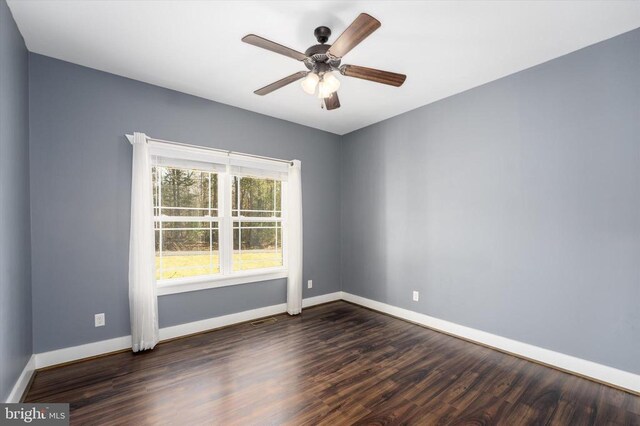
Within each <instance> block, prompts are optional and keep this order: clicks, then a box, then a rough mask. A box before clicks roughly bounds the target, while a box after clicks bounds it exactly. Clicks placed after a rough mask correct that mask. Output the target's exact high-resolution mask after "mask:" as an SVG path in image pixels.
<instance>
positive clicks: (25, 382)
mask: <svg viewBox="0 0 640 426" xmlns="http://www.w3.org/2000/svg"><path fill="white" fill-rule="evenodd" d="M35 369H36V356H35V355H31V358H29V361H27V365H25V366H24V368H23V369H22V373H20V377H18V380H17V381H16V384H15V385H14V386H13V389H11V393H10V394H9V397H8V398H7V400H6V401H5V402H20V399H21V398H22V395H24V391H25V390H27V386H29V382H30V381H31V376H33V372H34V371H35Z"/></svg>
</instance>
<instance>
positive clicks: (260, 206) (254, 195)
mask: <svg viewBox="0 0 640 426" xmlns="http://www.w3.org/2000/svg"><path fill="white" fill-rule="evenodd" d="M231 208H232V212H233V216H238V215H240V216H245V217H281V215H282V182H280V181H277V180H273V179H259V178H253V177H244V176H242V177H239V176H234V177H233V181H232V189H231Z"/></svg>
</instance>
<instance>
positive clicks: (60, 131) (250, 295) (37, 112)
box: [30, 54, 340, 353]
mask: <svg viewBox="0 0 640 426" xmlns="http://www.w3.org/2000/svg"><path fill="white" fill-rule="evenodd" d="M30 94H31V95H30V96H31V98H30V105H31V107H30V114H31V115H30V120H31V138H30V143H31V202H32V206H33V215H32V234H33V241H32V246H33V247H32V248H33V260H32V273H33V307H34V317H33V321H34V324H33V325H34V350H35V352H36V353H37V352H42V351H48V350H52V349H57V348H63V347H68V346H73V345H79V344H83V343H88V342H92V341H99V340H103V339H107V338H112V337H117V336H124V335H127V334H129V331H130V329H129V302H128V284H127V268H128V246H129V216H130V188H131V146H130V145H129V144H128V143H127V142H126V140H125V139H124V135H125V133H131V132H133V131H141V132H146V133H147V134H148V135H150V136H153V137H157V138H162V139H169V140H175V141H182V142H188V143H192V144H197V145H203V146H211V147H216V148H223V149H231V150H236V151H240V152H248V153H252V154H260V155H267V156H270V157H277V158H287V159H289V158H297V159H300V160H301V161H302V185H303V190H304V197H303V198H304V200H303V209H304V218H303V219H304V246H305V250H304V274H305V276H304V279H305V280H307V279H313V280H314V287H313V289H311V290H307V289H306V288H305V290H304V297H310V296H316V295H320V294H324V293H330V292H334V291H339V290H340V277H339V269H340V268H339V238H338V231H339V215H337V214H336V212H337V211H338V209H339V190H338V184H339V162H340V159H339V141H340V138H339V137H338V136H336V135H331V134H329V133H325V132H321V131H317V130H313V129H310V128H307V127H303V126H300V125H296V124H292V123H289V122H286V121H282V120H277V119H274V118H270V117H266V116H263V115H259V114H255V113H251V112H248V111H245V110H241V109H237V108H233V107H229V106H226V105H222V104H219V103H215V102H211V101H208V100H204V99H201V98H197V97H193V96H189V95H185V94H182V93H178V92H174V91H171V90H167V89H163V88H160V87H156V86H152V85H149V84H145V83H141V82H138V81H134V80H129V79H126V78H123V77H118V76H115V75H112V74H107V73H103V72H99V71H95V70H92V69H88V68H84V67H81V66H78V65H73V64H70V63H66V62H62V61H59V60H56V59H52V58H48V57H44V56H40V55H36V54H31V55H30ZM305 287H306V286H305ZM285 299H286V291H285V281H284V280H277V281H270V282H263V283H256V284H245V285H240V286H233V287H226V288H221V289H214V290H204V291H197V292H191V293H183V294H178V295H171V296H162V297H160V302H159V315H160V326H161V327H164V326H169V325H175V324H180V323H184V322H189V321H196V320H200V319H204V318H210V317H214V316H219V315H224V314H229V313H234V312H239V311H243V310H247V309H252V308H258V307H262V306H268V305H273V304H278V303H283V302H284V301H285ZM98 312H105V313H106V327H103V328H94V326H93V315H94V314H95V313H98Z"/></svg>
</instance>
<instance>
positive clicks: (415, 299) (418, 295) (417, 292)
mask: <svg viewBox="0 0 640 426" xmlns="http://www.w3.org/2000/svg"><path fill="white" fill-rule="evenodd" d="M418 300H420V292H419V291H414V292H413V301H414V302H417V301H418Z"/></svg>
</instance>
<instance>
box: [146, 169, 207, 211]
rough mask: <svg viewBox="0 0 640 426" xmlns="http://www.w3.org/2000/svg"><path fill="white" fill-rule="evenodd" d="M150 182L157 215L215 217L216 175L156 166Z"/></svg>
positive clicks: (200, 171)
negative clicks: (151, 182)
mask: <svg viewBox="0 0 640 426" xmlns="http://www.w3.org/2000/svg"><path fill="white" fill-rule="evenodd" d="M153 183H154V200H153V201H154V207H155V209H154V213H155V214H156V215H158V214H162V215H165V216H217V215H218V175H217V174H216V173H211V172H207V171H202V170H188V169H181V168H177V167H164V166H156V167H154V168H153Z"/></svg>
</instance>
